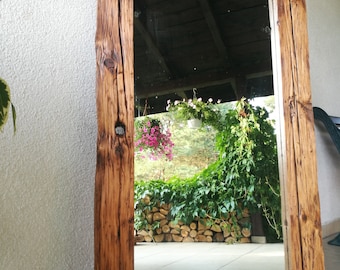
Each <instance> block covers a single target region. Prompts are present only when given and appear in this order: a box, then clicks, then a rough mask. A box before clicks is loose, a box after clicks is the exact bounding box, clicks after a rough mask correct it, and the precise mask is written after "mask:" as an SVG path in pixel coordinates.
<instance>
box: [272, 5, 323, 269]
mask: <svg viewBox="0 0 340 270" xmlns="http://www.w3.org/2000/svg"><path fill="white" fill-rule="evenodd" d="M270 2H271V4H272V6H273V12H274V13H276V15H274V16H273V18H272V23H273V25H272V28H273V31H274V35H273V39H272V41H273V42H274V46H273V47H274V48H275V49H274V52H275V51H276V52H278V55H277V59H276V60H274V61H273V64H274V72H273V74H275V75H274V78H275V77H276V78H278V79H276V80H275V79H274V81H276V88H277V89H276V91H277V92H278V93H277V94H278V107H279V111H280V127H279V130H280V136H279V141H278V146H279V147H278V150H279V164H280V171H281V172H280V174H281V190H282V200H283V201H282V203H283V230H284V240H285V251H286V269H294V270H298V269H304V270H307V269H308V270H312V269H320V270H322V269H324V255H323V248H322V236H321V222H320V202H319V193H318V179H317V168H316V164H317V162H316V143H315V134H314V118H313V110H312V104H311V89H310V74H309V55H308V54H309V51H308V35H307V14H306V3H305V1H303V0H295V1H292V0H277V1H270ZM275 35H276V36H275ZM275 42H276V43H277V44H276V45H275ZM275 65H276V68H275Z"/></svg>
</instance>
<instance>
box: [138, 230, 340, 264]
mask: <svg viewBox="0 0 340 270" xmlns="http://www.w3.org/2000/svg"><path fill="white" fill-rule="evenodd" d="M334 237H335V235H331V236H329V237H327V238H325V239H324V240H323V247H324V253H325V269H326V270H338V269H340V246H334V245H328V244H327V242H328V241H329V240H331V239H333V238H334ZM161 269H164V270H187V269H194V270H203V269H204V270H217V269H219V270H223V269H228V270H249V269H252V270H259V269H261V270H263V269H266V270H284V251H283V244H234V245H227V244H225V243H138V244H137V245H136V246H135V270H161Z"/></svg>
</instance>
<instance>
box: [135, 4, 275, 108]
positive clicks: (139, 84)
mask: <svg viewBox="0 0 340 270" xmlns="http://www.w3.org/2000/svg"><path fill="white" fill-rule="evenodd" d="M134 9H135V14H134V15H135V16H134V33H135V34H134V44H135V96H136V102H135V104H136V115H141V114H143V111H144V108H145V104H146V103H147V113H148V114H152V113H157V112H161V111H164V109H165V106H166V100H167V99H171V100H175V99H182V98H192V96H193V89H196V91H197V97H202V98H203V99H205V100H206V99H208V98H210V97H212V98H213V99H214V100H217V99H221V100H222V101H223V102H226V101H232V100H236V99H239V98H241V97H242V96H245V97H248V98H252V97H257V96H266V95H271V94H273V85H272V67H271V48H270V26H269V12H268V6H267V0H173V1H171V0H135V8H134Z"/></svg>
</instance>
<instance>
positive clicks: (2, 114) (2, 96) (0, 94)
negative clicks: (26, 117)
mask: <svg viewBox="0 0 340 270" xmlns="http://www.w3.org/2000/svg"><path fill="white" fill-rule="evenodd" d="M10 108H11V109H12V120H13V127H14V132H15V131H16V111H15V107H14V105H13V103H12V102H11V93H10V89H9V86H8V84H7V83H6V81H5V80H4V79H2V78H0V131H2V129H3V126H4V125H5V124H6V122H7V120H8V113H9V110H10Z"/></svg>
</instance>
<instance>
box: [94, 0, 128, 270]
mask: <svg viewBox="0 0 340 270" xmlns="http://www.w3.org/2000/svg"><path fill="white" fill-rule="evenodd" d="M96 64H97V75H96V76H97V85H96V91H97V118H98V120H97V121H98V135H97V167H96V176H95V223H94V238H95V269H97V270H101V269H110V270H111V269H113V270H116V269H117V270H123V269H126V270H130V269H133V262H134V260H133V257H134V255H133V249H134V238H133V170H134V145H133V129H134V127H133V123H134V104H133V99H134V85H133V83H134V81H133V0H98V6H97V32H96Z"/></svg>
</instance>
